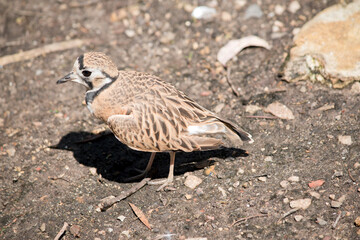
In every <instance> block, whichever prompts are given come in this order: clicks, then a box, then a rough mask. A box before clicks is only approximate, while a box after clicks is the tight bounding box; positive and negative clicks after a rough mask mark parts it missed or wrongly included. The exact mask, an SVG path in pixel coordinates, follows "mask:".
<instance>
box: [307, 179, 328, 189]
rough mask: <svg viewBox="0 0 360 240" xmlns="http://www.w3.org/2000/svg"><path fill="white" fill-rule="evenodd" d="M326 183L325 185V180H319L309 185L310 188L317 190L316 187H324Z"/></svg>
mask: <svg viewBox="0 0 360 240" xmlns="http://www.w3.org/2000/svg"><path fill="white" fill-rule="evenodd" d="M324 183H325V181H324V180H322V179H319V180H316V181H312V182H310V183H309V184H308V185H309V187H310V188H316V187H320V186H322V185H323V184H324Z"/></svg>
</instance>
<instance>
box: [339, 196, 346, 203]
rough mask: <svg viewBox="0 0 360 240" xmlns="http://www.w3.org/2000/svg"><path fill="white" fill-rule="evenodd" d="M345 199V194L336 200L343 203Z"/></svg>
mask: <svg viewBox="0 0 360 240" xmlns="http://www.w3.org/2000/svg"><path fill="white" fill-rule="evenodd" d="M345 200H346V195H342V196H341V197H340V198H339V199H338V202H341V203H343V202H344V201H345Z"/></svg>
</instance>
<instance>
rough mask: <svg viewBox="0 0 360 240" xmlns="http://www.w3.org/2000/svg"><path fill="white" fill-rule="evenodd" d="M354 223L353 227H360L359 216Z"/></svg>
mask: <svg viewBox="0 0 360 240" xmlns="http://www.w3.org/2000/svg"><path fill="white" fill-rule="evenodd" d="M354 223H355V226H357V227H360V216H359V217H357V218H356V219H355V221H354Z"/></svg>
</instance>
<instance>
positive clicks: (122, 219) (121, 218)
mask: <svg viewBox="0 0 360 240" xmlns="http://www.w3.org/2000/svg"><path fill="white" fill-rule="evenodd" d="M125 218H126V217H125V216H123V215H120V216H118V217H117V219H118V220H120V221H121V222H123V221H124V220H125Z"/></svg>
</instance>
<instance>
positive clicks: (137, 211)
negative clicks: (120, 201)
mask: <svg viewBox="0 0 360 240" xmlns="http://www.w3.org/2000/svg"><path fill="white" fill-rule="evenodd" d="M129 205H130V207H131V208H132V210H133V211H134V213H135V215H136V216H137V217H138V218H139V219H140V221H141V222H142V223H143V224H144V225H145V226H146V227H147V228H148V229H150V230H151V226H150V223H149V221H148V220H147V218H146V216H145V214H144V213H143V212H142V211H141V210H140V208H138V207H137V206H135V205H134V204H132V203H129Z"/></svg>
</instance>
